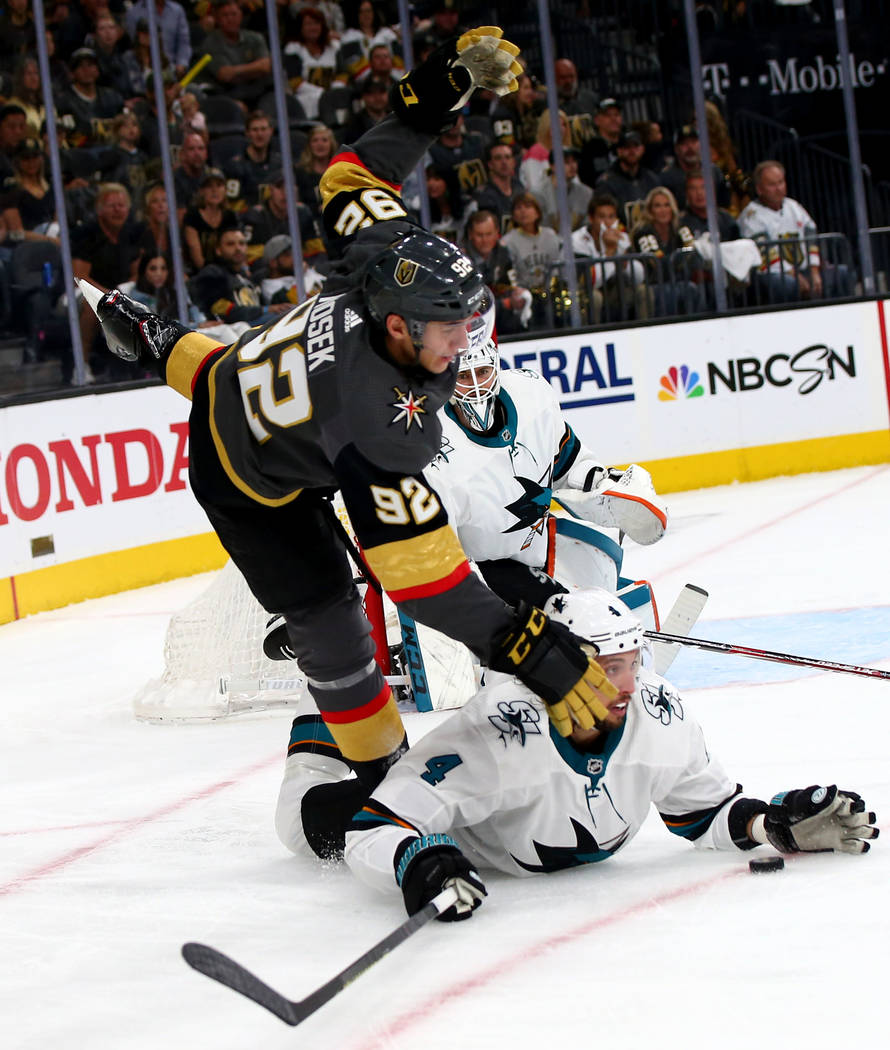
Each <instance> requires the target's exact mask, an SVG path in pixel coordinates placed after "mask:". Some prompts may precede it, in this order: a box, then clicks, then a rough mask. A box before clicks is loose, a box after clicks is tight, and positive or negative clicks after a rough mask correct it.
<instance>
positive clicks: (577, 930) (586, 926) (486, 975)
mask: <svg viewBox="0 0 890 1050" xmlns="http://www.w3.org/2000/svg"><path fill="white" fill-rule="evenodd" d="M787 859H788V858H786V860H787ZM748 874H749V872H748V862H747V860H745V866H744V867H734V868H733V869H732V870H731V871H724V872H721V873H720V874H719V875H715V876H713V877H712V878H709V879H703V880H702V881H701V882H693V883H690V884H687V885H685V886H681V887H679V888H678V889H676V890H670V891H669V892H667V893H661V894H659V895H658V896H657V897H647V898H646V900H644V901H639V902H638V903H637V904H631V905H629V906H628V907H626V908H622V909H621V910H620V911H614V912H611V913H610V914H608V915H601V916H600V917H599V918H596V919H591V920H590V922H585V923H583V924H582V925H580V926H575V927H574V928H573V929H571V930H568V931H566V932H565V933H559V934H557V935H556V936H554V937H546V938H545V939H544V940H541V941H537V942H535V943H533V944H529V946H528V950H527V951H524V952H523V954H522V955H521V956H519V955H513V954H511V955H508V956H505V957H504V958H502V959H499V960H498V961H497V962H495V963H492V964H491V966H488V967H487V968H486V969H484V970H479V971H476V972H474V973H473V974H471V975H470V976H469V977H467V978H465V979H464V980H462V981H456V982H455V983H454V984H452V985H450V986H449V987H447V988H444V989H443V990H442V991H441V992H439V993H438V994H437V995H434V996H431V997H430V998H429V999H427V1000H426V1002H424V1003H421V1004H420V1005H418V1006H416V1007H414V1008H413V1009H411V1010H406V1011H405V1012H404V1013H403V1014H400V1015H399V1016H398V1017H396V1018H395V1019H394V1020H393V1021H390V1022H389V1023H388V1024H387V1025H386V1026H385V1027H384V1028H383V1029H382V1030H381V1031H379V1032H378V1033H377V1034H375V1035H374V1036H373V1037H372V1038H371V1039H370V1040H368V1041H367V1042H363V1043H358V1044H356V1047H355V1050H384V1048H386V1050H391V1048H392V1045H393V1043H392V1041H393V1039H394V1038H395V1037H397V1036H400V1035H404V1033H405V1032H407V1031H408V1030H410V1029H411V1028H413V1027H414V1026H415V1025H417V1024H420V1023H421V1022H422V1021H426V1020H428V1019H429V1017H430V1016H431V1015H432V1014H434V1013H436V1011H438V1010H440V1009H441V1008H442V1007H444V1006H448V1005H450V1004H451V1003H453V1002H456V1001H457V1000H459V999H461V998H463V996H465V995H467V994H470V993H473V992H478V991H479V990H480V989H481V988H484V987H486V986H487V985H489V984H491V983H492V982H494V981H495V980H497V979H498V978H500V977H504V976H505V975H506V974H509V973H512V972H513V971H514V970H518V969H519V968H520V967H521V966H528V965H529V964H531V963H532V962H533V961H535V960H537V959H539V958H540V955H541V953H542V952H550V951H555V950H557V949H559V948H562V947H564V946H565V945H567V944H574V943H575V942H576V941H579V940H581V939H582V938H583V937H587V936H588V935H589V934H591V933H595V932H597V931H599V930H604V929H606V928H607V927H609V926H615V925H617V924H618V923H620V922H624V921H625V919H633V918H635V917H636V916H638V915H643V914H645V913H646V912H650V911H654V910H656V909H658V908H661V907H662V906H663V905H665V904H669V903H671V902H672V901H676V900H682V899H683V898H684V897H691V896H693V895H694V894H696V893H700V892H701V891H702V890H708V889H711V887H713V886H717V885H719V884H720V883H721V882H726V881H727V880H729V879H735V878H738V877H739V876H740V875H748Z"/></svg>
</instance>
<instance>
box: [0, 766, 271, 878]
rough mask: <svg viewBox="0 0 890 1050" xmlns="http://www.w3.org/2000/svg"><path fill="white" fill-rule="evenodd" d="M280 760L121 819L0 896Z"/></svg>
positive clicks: (24, 875) (33, 871)
mask: <svg viewBox="0 0 890 1050" xmlns="http://www.w3.org/2000/svg"><path fill="white" fill-rule="evenodd" d="M281 758H282V756H281V753H280V752H276V754H275V755H274V757H271V758H266V759H264V760H263V761H262V762H254V763H253V765H250V766H247V767H245V768H244V769H242V770H241V771H240V773H236V774H235V775H234V776H232V777H229V778H227V779H226V780H220V781H219V782H218V783H216V784H211V785H210V786H209V787H206V788H203V789H202V790H200V791H197V792H195V793H194V794H191V795H186V796H184V797H183V798H180V799H177V800H176V801H174V802H168V803H167V805H165V806H161V807H160V808H159V809H156V810H153V811H152V812H151V813H146V814H144V815H143V816H141V817H133V818H132V819H131V820H124V821H122V822H121V824H120V825H119V826H118V827H117V828H115V830H114V831H110V832H109V833H108V834H107V835H102V836H101V837H100V838H97V839H94V840H93V841H92V842H90V843H87V844H86V845H84V846H77V847H76V848H75V849H72V850H68V851H67V852H66V853H62V854H60V855H59V856H58V857H55V858H54V859H53V860H49V861H47V862H46V863H45V864H41V865H39V866H38V867H36V868H32V869H31V870H30V871H26V872H24V873H23V874H21V875H17V876H16V877H15V878H14V879H10V881H9V882H5V883H3V884H0V897H4V896H7V895H8V894H11V893H15V892H16V891H17V890H21V889H24V888H25V887H26V886H28V885H30V884H31V883H32V882H37V881H39V880H40V879H43V878H46V876H48V875H55V874H56V872H58V871H62V869H64V868H67V867H68V866H69V865H71V864H74V863H75V862H76V861H78V860H80V859H81V857H86V856H87V855H88V854H90V853H94V852H95V851H96V850H100V849H103V848H104V847H105V846H109V845H111V843H113V842H116V841H117V840H118V839H121V838H123V837H124V836H125V835H128V834H129V833H130V832H131V831H138V830H139V829H140V828H143V827H145V826H146V825H148V824H152V823H154V822H155V821H156V820H162V819H163V818H164V817H168V816H170V814H171V813H176V812H178V811H179V810H181V809H185V807H186V806H189V805H191V804H192V803H193V802H203V801H204V800H205V799H208V798H212V797H213V796H214V795H218V794H219V793H220V792H221V791H225V790H226V788H230V787H236V786H237V785H238V784H239V783H240V782H241V781H243V780H245V779H246V778H247V777H249V776H252V775H253V774H254V773H258V772H259V771H260V770H262V769H266V768H267V767H268V766H270V765H272V763H273V762H280V761H281Z"/></svg>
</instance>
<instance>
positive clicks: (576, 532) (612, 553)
mask: <svg viewBox="0 0 890 1050" xmlns="http://www.w3.org/2000/svg"><path fill="white" fill-rule="evenodd" d="M566 509H568V508H566ZM556 534H557V535H558V536H568V537H569V538H570V539H573V540H579V541H580V542H581V543H587V544H589V545H590V546H591V547H596V548H597V549H598V550H601V551H602V552H603V554H605V555H607V556H608V557H610V558H611V559H612V561H613V562H615V568H616V569H617V571H618V572H621V563H622V562H623V561H624V551H623V549H622V548H621V545H620V544H618V543H616V542H615V541H614V540H613V539H612V538H611V537H609V536H606V535H605V533H602V532H599V531H598V530H597V529H592V528H591V527H590V526H589V525H587V524H585V523H583V522H581V521H572V519H571V518H557V519H556Z"/></svg>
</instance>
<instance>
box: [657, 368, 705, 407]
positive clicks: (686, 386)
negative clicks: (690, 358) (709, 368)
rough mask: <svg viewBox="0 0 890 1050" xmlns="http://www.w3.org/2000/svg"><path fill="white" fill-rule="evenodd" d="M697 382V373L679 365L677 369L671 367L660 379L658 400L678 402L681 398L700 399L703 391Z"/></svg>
mask: <svg viewBox="0 0 890 1050" xmlns="http://www.w3.org/2000/svg"><path fill="white" fill-rule="evenodd" d="M698 380H699V374H698V372H694V371H693V370H692V369H691V368H689V366H688V365H680V367H679V368H674V367H673V366H672V367H671V368H669V369H668V370H667V375H663V376H662V377H661V390H659V391H658V400H659V401H679V400H680V399H681V398H684V399H685V398H690V397H702V396H703V395H704V392H705V390H704V387H703V386H702V385H701V383H700V382H699V381H698Z"/></svg>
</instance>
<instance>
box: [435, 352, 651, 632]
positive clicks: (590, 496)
mask: <svg viewBox="0 0 890 1050" xmlns="http://www.w3.org/2000/svg"><path fill="white" fill-rule="evenodd" d="M441 416H442V417H443V418H442V445H441V448H440V451H439V454H438V456H436V458H435V459H434V460H433V462H432V464H431V465H430V467H429V468H428V473H429V477H430V479H431V480H432V481H433V483H434V484H435V486H436V488H437V491H439V493H440V495H441V496H442V498H443V500H444V501H445V503H446V505H447V508H448V517H449V520H450V521H451V523H452V525H453V527H454V528H455V529H456V530H457V533H458V536H459V538H460V541H461V544H462V546H463V548H464V550H465V551H466V553H467V554H468V555H469V556H470V557H471V558H472V559H473V561H474V562H475V563H476V566H477V568H478V569H479V571H480V573H481V575H482V576H483V578H484V579H485V581H486V583H488V585H489V586H490V587H491V588H492V589H493V590H494V591H495V592H497V593H498V594H500V596H501V597H502V598H504V600H505V601H507V602H510V603H511V604H518V602H519V601H521V600H525V601H530V602H532V603H533V604H534V603H535V602H541V603H543V602H544V601H545V600H546V599H547V598H548V597H549V596H550V595H551V594H553V593H555V592H557V591H561V590H564V589H565V588H566V587H567V588H569V589H576V588H578V587H594V586H597V587H605V588H606V590H610V591H613V592H614V591H615V590H616V589H617V588H618V586H619V579H620V574H621V567H622V560H623V556H624V552H623V550H622V547H621V545H620V533H625V534H626V535H628V536H629V537H630V538H631V539H633V540H635V541H636V542H638V543H641V544H649V543H654V542H655V541H656V540H659V539H660V538H661V537H662V535H663V534H664V530H665V528H666V526H667V508H666V506H665V504H664V502H663V500H661V499H660V498H659V497H658V496H657V495H656V493H655V489H654V487H653V485H652V479H651V478H650V476H649V474H648V472H647V471H646V470H644V468H643V467H640V466H638V465H631V466H630V467H628V469H627V470H625V471H621V470H616V469H614V468H609V467H606V466H605V465H604V464H603V463H602V462H600V460H599V459H598V458H597V457H596V456H594V454H593V453H592V452H591V451H590V450H589V449H588V448H586V447H585V445H584V444H583V443H582V442H581V441H580V440H579V438H578V436H577V435H576V434H575V432H574V431H573V430H572V428H571V427H570V426H569V424H568V423H567V422H566V421H565V419H564V417H563V414H562V410H561V408H560V405H559V400H558V397H557V394H556V391H555V390H554V389H553V387H552V386H551V385H550V384H549V383H548V382H547V381H546V380H545V379H543V378H542V377H541V376H540V375H538V374H537V373H536V372H533V371H531V370H529V369H524V368H520V369H505V370H502V369H501V366H500V359H499V355H498V349H497V346H496V345H495V343H494V341H493V340H491V339H487V338H486V337H484V336H483V337H476V336H475V334H474V333H473V332H471V333H470V346H469V349H468V351H467V352H466V353H465V354H464V356H463V357H462V359H461V363H460V370H459V372H458V378H457V386H456V388H455V392H454V395H453V396H452V398H451V400H450V402H449V403H448V404H446V405H445V407H444V409H443V412H442V413H441ZM552 498H555V499H556V500H557V501H558V502H559V504H560V506H561V509H560V510H558V511H557V512H556V513H555V514H553V513H551V499H552ZM545 574H546V575H545ZM553 576H555V577H556V579H557V580H558V584H556V585H554V582H553V580H552V579H551V578H550V577H553ZM627 582H629V581H627ZM560 585H564V586H560ZM626 597H627V598H628V599H629V600H630V602H631V604H634V598H633V597H631V595H630V594H628V595H627V596H626ZM637 597H638V598H639V602H640V604H644V603H645V601H646V599H647V598H648V594H647V593H646V592H641V593H639V594H638V595H637ZM640 612H641V614H642V612H643V610H642V609H641V610H640ZM649 625H650V626H655V624H654V621H652V622H650V624H649Z"/></svg>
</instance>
